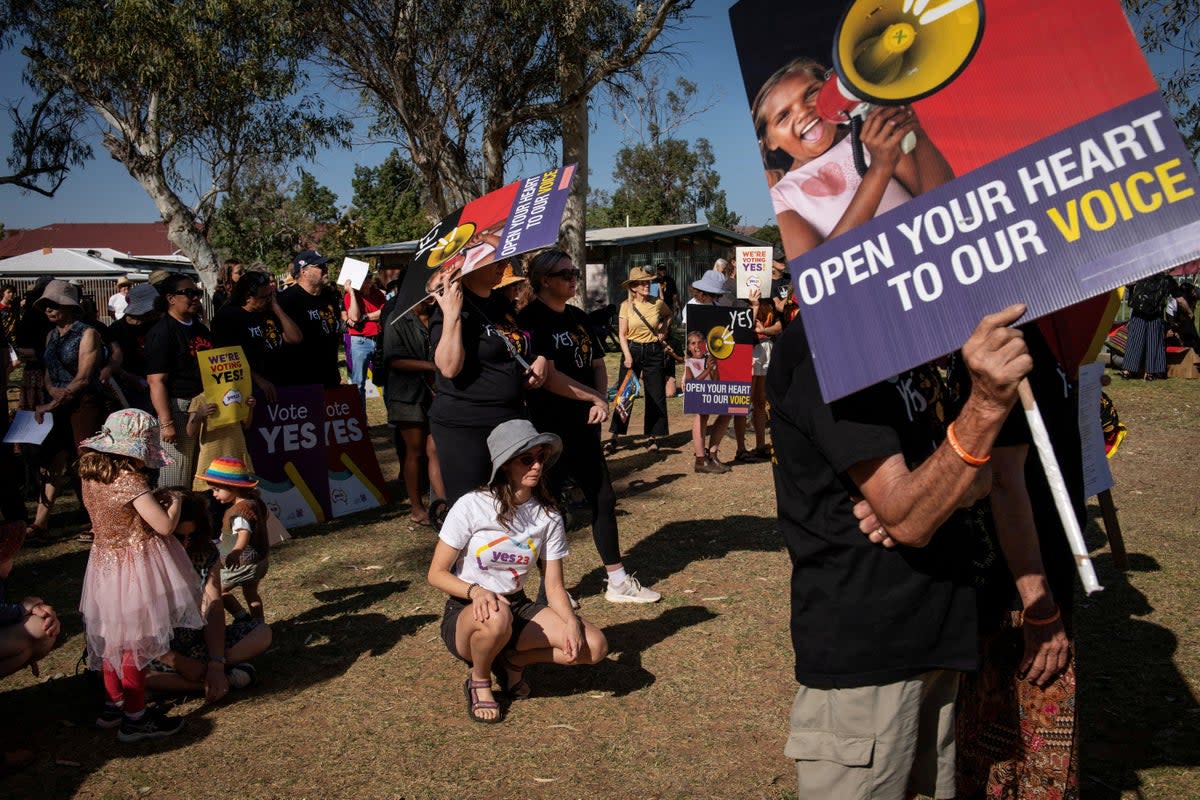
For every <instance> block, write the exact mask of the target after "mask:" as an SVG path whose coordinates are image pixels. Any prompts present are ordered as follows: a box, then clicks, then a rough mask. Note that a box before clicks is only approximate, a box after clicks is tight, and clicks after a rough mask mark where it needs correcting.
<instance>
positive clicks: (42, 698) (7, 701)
mask: <svg viewBox="0 0 1200 800" xmlns="http://www.w3.org/2000/svg"><path fill="white" fill-rule="evenodd" d="M101 693H102V690H101V689H100V687H99V682H98V681H95V680H93V679H92V678H90V677H89V676H88V675H86V674H79V675H74V676H71V677H67V678H58V679H56V680H50V681H46V682H45V683H39V684H35V685H33V686H28V687H25V688H23V689H17V690H15V691H10V692H5V693H4V695H3V697H4V717H5V718H6V721H7V723H6V725H5V730H4V733H3V734H0V749H4V750H8V749H11V748H14V747H26V748H30V749H32V750H34V751H35V752H36V753H37V760H36V761H35V762H34V763H33V765H31V766H30V767H29V768H27V769H25V770H22V771H21V772H18V773H15V774H13V775H9V776H4V777H0V787H3V788H2V789H0V796H4V797H12V798H38V800H42V799H43V798H45V799H46V800H51V799H57V798H70V797H74V796H75V795H76V793H77V792H78V791H79V788H80V786H81V785H82V784H83V783H84V781H86V780H87V778H88V776H89V775H90V774H91V773H93V772H97V771H99V770H101V769H103V768H104V766H105V765H106V764H107V763H108V762H109V761H111V760H114V759H121V760H128V759H129V758H130V757H131V756H137V755H149V754H154V753H165V752H170V751H172V750H178V749H181V748H186V747H190V746H192V745H194V744H195V743H196V742H199V741H201V740H203V739H204V738H206V737H207V736H208V735H209V734H210V733H212V731H213V723H212V721H211V720H208V719H205V718H203V717H201V716H197V715H196V714H189V715H187V722H186V725H185V727H184V729H183V730H182V731H180V732H179V733H178V734H176V735H175V736H170V737H168V738H165V739H153V740H148V741H142V742H138V743H136V744H122V743H121V742H119V741H117V732H116V731H114V730H101V729H98V728H96V727H94V725H93V721H94V720H95V718H96V712H97V711H98V710H99V702H98V699H99V697H100V696H101ZM151 705H152V706H153V705H158V704H155V703H151ZM160 707H161V706H160ZM35 720H36V721H37V723H34V722H33V721H35ZM43 720H59V721H60V724H59V725H47V724H41V722H42V721H43ZM18 721H20V722H18Z"/></svg>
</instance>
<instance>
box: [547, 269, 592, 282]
mask: <svg viewBox="0 0 1200 800" xmlns="http://www.w3.org/2000/svg"><path fill="white" fill-rule="evenodd" d="M581 275H583V273H582V272H580V271H579V270H577V269H560V270H559V271H558V272H548V273H546V277H547V278H562V279H563V280H564V281H577V280H579V278H580V276H581Z"/></svg>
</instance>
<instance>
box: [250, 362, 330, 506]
mask: <svg viewBox="0 0 1200 800" xmlns="http://www.w3.org/2000/svg"><path fill="white" fill-rule="evenodd" d="M276 394H277V398H276V400H275V402H274V403H271V402H267V401H265V400H264V401H262V402H261V403H260V404H259V406H258V408H257V409H256V410H255V414H254V424H253V426H252V427H251V428H250V429H249V430H248V431H246V447H247V448H248V449H249V451H250V458H251V459H253V461H254V469H255V472H256V473H257V475H258V488H259V491H260V492H261V493H262V498H263V502H265V503H266V504H267V507H268V508H270V509H271V511H272V513H274V514H275V516H277V517H279V521H280V522H282V523H283V525H284V527H286V528H298V527H300V526H302V525H312V524H313V523H316V522H324V521H325V520H327V519H329V518H330V517H332V516H333V513H332V511H331V509H330V503H329V479H328V475H327V472H326V469H325V410H324V404H325V391H324V389H322V388H321V387H320V386H280V387H278V388H277V389H276Z"/></svg>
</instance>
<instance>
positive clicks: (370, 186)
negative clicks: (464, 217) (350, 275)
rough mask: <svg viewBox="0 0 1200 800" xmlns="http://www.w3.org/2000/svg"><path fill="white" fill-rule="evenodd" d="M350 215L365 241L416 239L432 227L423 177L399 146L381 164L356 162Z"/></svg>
mask: <svg viewBox="0 0 1200 800" xmlns="http://www.w3.org/2000/svg"><path fill="white" fill-rule="evenodd" d="M350 184H351V185H352V186H353V187H354V198H353V200H352V201H351V203H350V212H349V217H350V218H351V219H353V220H354V225H357V226H358V227H359V228H360V231H361V237H362V239H363V242H362V244H373V245H374V244H388V243H390V242H405V241H409V240H410V239H416V238H417V237H419V236H421V235H422V234H424V233H425V232H426V231H427V230H429V225H430V224H431V220H430V218H429V217H428V216H427V215H426V214H425V212H424V207H423V195H424V191H423V188H422V182H421V178H420V177H419V176H418V175H417V172H416V170H414V169H413V167H412V165H410V164H409V163H408V162H407V161H405V160H404V158H403V157H402V156H401V155H400V151H399V150H392V152H390V153H389V154H388V157H387V158H385V159H384V161H383V163H382V164H380V165H379V166H378V167H363V166H356V167H355V168H354V178H353V180H351V182H350Z"/></svg>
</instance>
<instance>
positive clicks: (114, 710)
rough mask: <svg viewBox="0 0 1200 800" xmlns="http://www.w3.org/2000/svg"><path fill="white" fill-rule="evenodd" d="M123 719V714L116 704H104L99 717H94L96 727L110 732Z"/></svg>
mask: <svg viewBox="0 0 1200 800" xmlns="http://www.w3.org/2000/svg"><path fill="white" fill-rule="evenodd" d="M124 719H125V712H124V711H122V710H121V707H120V706H119V705H117V704H116V703H105V704H104V709H103V710H102V711H101V712H100V716H98V717H96V727H97V728H105V729H108V730H111V729H113V728H115V727H117V726H118V725H120V724H121V722H122V720H124Z"/></svg>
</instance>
